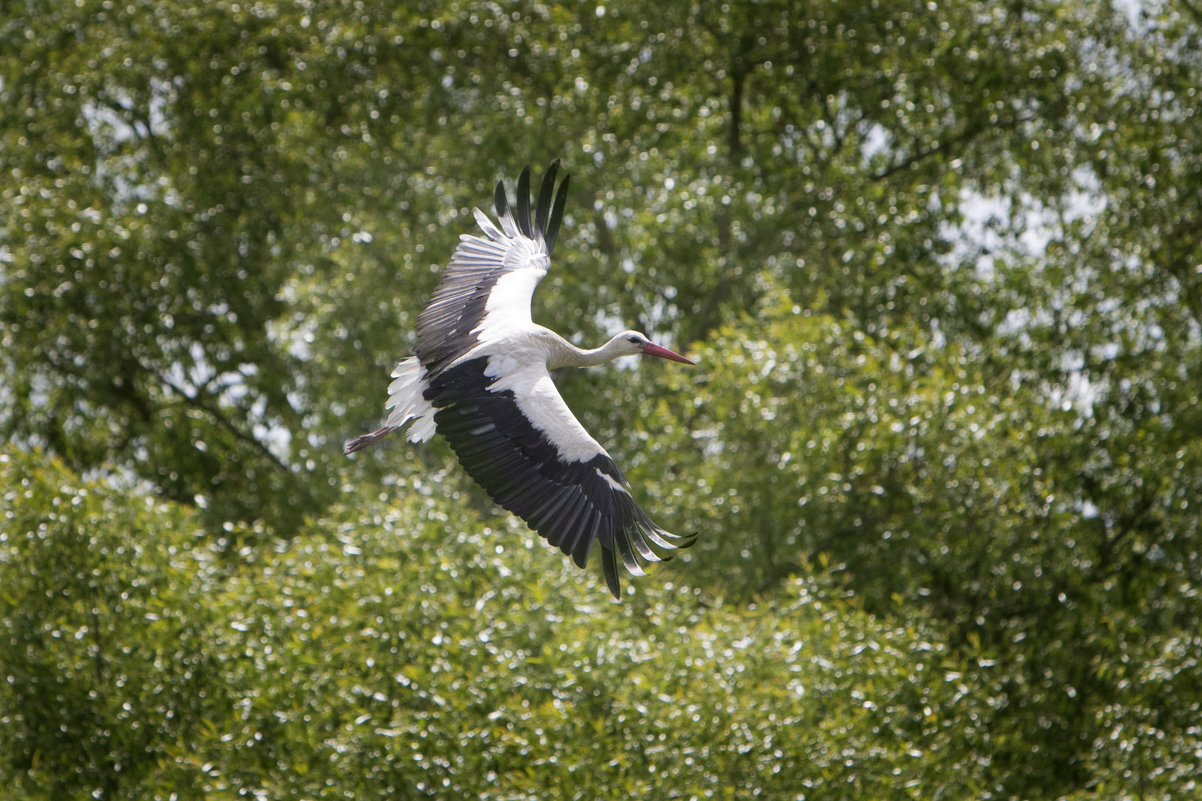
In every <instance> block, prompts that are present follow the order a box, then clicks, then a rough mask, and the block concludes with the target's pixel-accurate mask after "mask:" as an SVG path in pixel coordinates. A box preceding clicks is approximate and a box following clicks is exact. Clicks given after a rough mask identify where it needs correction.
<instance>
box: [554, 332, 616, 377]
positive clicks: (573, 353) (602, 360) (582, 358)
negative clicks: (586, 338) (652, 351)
mask: <svg viewBox="0 0 1202 801" xmlns="http://www.w3.org/2000/svg"><path fill="white" fill-rule="evenodd" d="M621 338H622V337H621V335H619V336H615V337H614V338H613V339H611V340H609V342H606V343H605V344H604V345H602V346H601V347H599V348H578V347H576V346H575V345H573V344H572V343H571V342H568V341H567V340H564V339H561V340H560V342H562V343H563V348H562V354H556V355H557V356H559V357H560V358H555V359H552V360H550V361H548V363H547V366H548V367H550V368H552V369H554V368H556V367H596V366H597V365H599V364H607V363H609V362H612V361H613V360H614V359H616V358H618V357H619V356H623V355H626V354H625V353H624V352H623V351H622V350H621V348H620V344H621Z"/></svg>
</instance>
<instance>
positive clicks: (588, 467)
mask: <svg viewBox="0 0 1202 801" xmlns="http://www.w3.org/2000/svg"><path fill="white" fill-rule="evenodd" d="M558 166H559V163H558V162H555V163H553V164H551V166H550V167H548V169H547V171H546V173H545V174H544V175H543V179H542V183H541V185H540V187H539V193H538V202H537V206H536V207H535V214H534V218H533V219H531V216H530V211H531V209H530V168H529V167H527V168H526V169H525V170H523V171H522V174H521V176H520V177H519V178H518V186H517V205H516V209H511V208H510V206H509V201H508V198H507V196H506V192H505V186H504V183H498V184H497V190H496V198H495V204H496V210H497V222H493V221H492V220H491V219H489V218H488V216H487V215H485V214H484V213H483V212H481V211H480V210H479V209H475V210H474V213H475V217H476V222H477V223H478V224H479V226H480V229H481V231H483V233H484V236H476V235H471V234H464V235H462V236H461V237H460V244H459V247H458V248H456V250H455V253H454V255H453V256H452V257H451V263H450V264H449V265H448V267H447V270H446V273H445V275H444V276H443V280H442V283H441V284H440V285H439V287H438V289H437V290H436V291H435V293H434V296H433V298H431V300H430V303H429V305H428V306H427V307H426V309H425V311H423V312H422V313H421V315H420V316H419V317H418V321H417V345H416V347H415V348H414V351H415V355H414V356H413V357H411V358H409V359H406V360H404V361H402V362H401V363H400V364H399V365H397V367H396V369H395V370H394V371H393V373H392V377H393V381H392V383H391V384H390V385H389V387H388V393H389V398H388V403H387V404H386V408H387V409H389V410H390V411H389V415H388V417H387V419H386V420H385V422H384V425H383V426H382V427H380V428H379V429H377V430H376V431H373V432H372V433H370V434H365V435H364V436H361V437H358V438H356V439H353V440H351V441H350V442H348V443H347V445H346V453H348V454H350V453H354V452H355V451H358V450H361V449H362V448H365V447H367V446H368V445H371V444H373V443H375V442H377V441H378V440H379V439H381V438H382V437H384V436H386V435H388V434H390V433H391V432H393V431H396V430H398V429H401V428H404V427H406V426H408V427H409V430H408V436H409V439H410V440H412V441H414V442H422V441H425V440H427V439H429V438H430V437H431V436H432V435H433V434H434V433H435V431H437V432H438V433H439V434H442V436H443V437H444V438H446V440H447V442H448V443H450V445H451V448H452V449H453V450H454V451H455V454H456V456H458V458H459V462H460V464H461V465H463V468H464V469H465V470H466V471H467V472H468V474H469V475H470V476H471V477H472V478H473V479H475V481H476V482H477V483H479V484H480V486H482V487H483V488H484V489H485V491H486V492H488V494H489V495H490V496H491V497H492V498H493V500H495V501H496V502H497V503H498V504H500V505H501V506H503V507H504V508H506V509H508V510H509V511H510V512H512V513H514V514H516V515H517V516H518V517H520V518H522V519H523V520H525V521H526V523H527V524H528V525H529V526H530V528H532V529H534V530H535V531H537V532H538V533H539V534H540V535H541V536H543V537H544V538H546V539H547V541H548V542H550V543H551V544H552V545H554V546H556V547H558V548H559V549H560V550H562V551H563V552H564V553H565V554H567V555H569V556H571V557H572V559H573V560H574V561H575V562H576V564H577V565H578V566H580V567H584V566H585V564H586V563H587V561H588V558H589V554H590V553H591V551H592V549H593V546H594V545H595V544H599V545H600V547H601V564H602V570H603V572H604V575H605V581H606V583H607V584H608V586H609V589H610V591H611V592H612V593H613V595H614V597H615V598H619V597H621V588H620V585H619V582H618V563H619V560H620V561H621V563H622V565H624V566H625V568H626V570H627V571H629V572H630V573H631V574H633V575H637V576H641V575H644V571H643V562H654V561H661V560H663V559H666V558H668V556H667V553H666V552H668V551H671V550H675V549H677V548H684V547H687V546H689V545H691V544H692V542H693V539H694V538H693V537H677V536H674V535H672V534H669V533H668V532H666V531H664V530H663V529H661V528H660V527H659V526H657V525H656V524H655V523H654V522H652V520H651V518H650V517H648V515H647V513H646V512H644V511H643V510H642V509H641V508H640V507H639V505H638V504H637V503H635V501H634V498H633V497H632V496H631V494H630V485H629V483H627V481H626V478H625V477H624V476H623V475H622V471H621V470H619V469H618V466H617V465H616V464H614V461H613V459H611V458H610V456H609V454H608V453H606V452H605V449H604V448H602V447H601V446H600V445H599V444H598V443H597V441H596V440H595V439H593V438H592V437H591V436H590V435H589V433H588V432H587V431H586V430H585V429H584V427H583V426H582V425H581V424H580V422H579V421H578V420H577V419H576V417H575V416H574V415H573V414H572V411H571V410H570V409H569V408H568V406H567V404H566V403H565V402H564V400H563V398H562V397H560V395H559V392H558V390H556V388H555V384H554V382H553V381H552V380H551V370H554V369H556V368H560V367H587V366H593V365H599V364H604V363H606V362H609V361H612V360H613V359H616V358H618V357H620V356H629V355H635V354H643V355H648V356H659V357H661V358H666V359H671V360H673V361H677V362H683V363H685V364H692V363H693V362H691V361H689V360H688V359H686V358H685V357H683V356H681V355H679V354H676V353H673V352H672V351H670V350H668V349H667V348H662V347H660V346H659V345H655V344H653V343H651V342H650V341H649V340H648V339H647V337H646V336H644V335H643V334H640V333H638V332H637V331H623V332H622V333H620V334H618V335H617V336H615V337H613V338H612V339H610V340H609V342H607V343H605V344H604V345H602V346H601V347H599V348H595V349H592V350H585V349H581V348H577V347H576V346H574V345H572V344H571V343H570V342H568V341H567V340H565V339H563V338H562V337H560V336H559V335H558V334H556V333H555V332H553V331H551V330H550V329H547V328H544V327H542V326H540V325H536V324H535V323H534V321H533V320H532V319H531V316H530V301H531V297H532V296H533V294H534V288H535V287H536V286H537V285H538V282H539V280H540V279H541V278H542V277H543V276H544V275H545V274H546V272H547V268H548V267H549V266H550V264H551V259H550V256H551V251H552V250H553V249H554V247H555V239H556V236H557V234H558V232H559V227H560V224H561V223H562V222H563V211H564V203H565V201H566V199H567V188H568V179H567V178H566V177H565V178H564V179H563V182H562V183H560V184H559V189H558V192H557V191H556V189H555V176H556V173H557V171H558ZM498 223H499V225H498Z"/></svg>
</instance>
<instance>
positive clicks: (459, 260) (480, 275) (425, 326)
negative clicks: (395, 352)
mask: <svg viewBox="0 0 1202 801" xmlns="http://www.w3.org/2000/svg"><path fill="white" fill-rule="evenodd" d="M558 171H559V162H558V161H555V162H552V163H551V165H550V166H549V167H548V168H547V171H546V172H545V173H544V174H543V179H542V184H541V185H540V187H539V191H538V207H537V210H536V212H535V217H534V220H533V221H532V220H531V219H530V168H529V167H527V168H526V169H524V170H522V174H521V176H520V177H519V178H518V187H517V189H518V194H517V208H516V214H515V213H514V210H513V209H511V208H510V206H509V201H508V198H507V197H506V194H505V184H504V183H503V182H498V183H497V191H496V199H495V200H496V207H497V220H498V223H499V225H498V224H497V223H494V222H493V221H492V220H490V219H489V218H488V216H487V215H485V214H484V212H482V211H480V210H479V209H474V210H473V211H474V213H475V216H476V222H477V223H478V224H479V225H480V230H481V231H483V232H484V236H476V235H473V234H464V235H462V236H460V238H459V239H460V242H459V247H457V248H456V249H455V253H454V255H453V256H452V257H451V263H450V264H449V265H447V269H446V273H445V274H444V275H443V279H442V283H441V284H439V286H438V289H437V290H436V291H435V292H434V296H433V297H432V298H431V299H430V303H429V305H428V306H426V309H425V311H423V312H422V313H421V315H420V316H419V317H418V318H417V346H416V348H415V349H414V350H415V352H416V353H417V357H418V359H419V360H420V361H421V363H422V365H423V366H425V368H426V371H427V373H428V374H429V375H434V374H437V373H438V372H440V371H441V370H443V369H444V368H446V366H447V365H449V364H450V363H451V362H453V361H455V359H457V358H459V357H460V356H462V355H463V354H465V353H467V352H468V351H469V350H471V349H472V348H473V347H475V346H476V345H478V344H480V343H481V342H486V341H488V340H489V339H491V338H494V337H496V336H500V335H502V334H504V333H505V332H506V331H509V330H512V329H513V328H515V327H520V326H525V327H529V326H530V325H532V324H533V322H532V320H531V319H530V298H531V296H532V295H533V294H534V287H535V286H537V285H538V282H539V280H540V279H541V278H542V277H543V276H544V275H546V273H547V268H548V267H549V266H550V264H551V251H552V250H554V248H555V239H556V237H557V236H558V234H559V227H560V225H561V224H562V223H563V208H564V203H566V202H567V195H568V179H567V177H566V176H565V177H564V179H563V181H562V182H561V183H560V184H559V191H558V192H556V191H555V175H556V173H557V172H558ZM553 196H554V203H552V197H553Z"/></svg>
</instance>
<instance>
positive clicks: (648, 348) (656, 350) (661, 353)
mask: <svg viewBox="0 0 1202 801" xmlns="http://www.w3.org/2000/svg"><path fill="white" fill-rule="evenodd" d="M643 355H644V356H658V357H660V358H661V359H670V360H672V361H674V362H680V363H681V364H696V362H694V361H691V360H689V359H686V358H685V357H683V356H681V355H680V354H679V353H674V352H672V351H670V350H668V349H667V348H661V347H660V346H659V345H654V344H652V343H650V342H648V343H647V344H646V345H644V346H643Z"/></svg>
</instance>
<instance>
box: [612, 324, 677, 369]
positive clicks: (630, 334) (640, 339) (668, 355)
mask: <svg viewBox="0 0 1202 801" xmlns="http://www.w3.org/2000/svg"><path fill="white" fill-rule="evenodd" d="M614 339H615V340H617V341H618V342H619V343H620V344H621V346H622V351H623V353H629V354H632V355H633V354H638V353H641V354H643V355H644V356H658V357H659V358H661V359H670V360H671V361H674V362H680V363H682V364H695V363H696V362H693V361H691V360H689V359H686V358H685V357H684V356H681V355H680V354H679V353H674V352H672V351H670V350H668V349H667V348H664V347H661V346H659V345H656V344H655V343H654V342H652V341H651V340H649V339H647V336H646V334H641V333H639V332H638V331H623V332H622V333H620V334H618V335H617V336H616V337H614Z"/></svg>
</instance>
